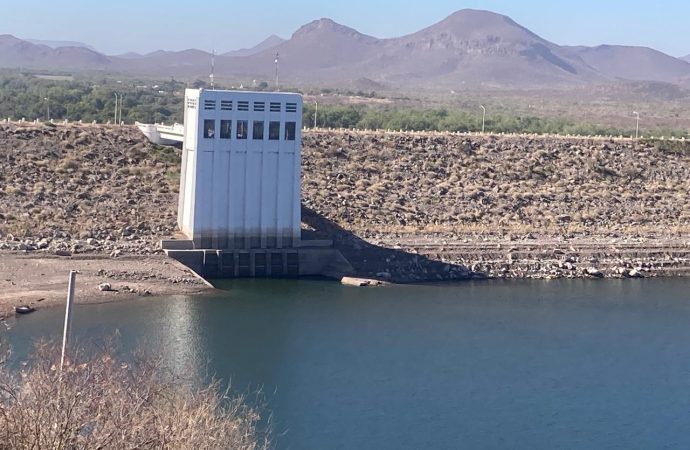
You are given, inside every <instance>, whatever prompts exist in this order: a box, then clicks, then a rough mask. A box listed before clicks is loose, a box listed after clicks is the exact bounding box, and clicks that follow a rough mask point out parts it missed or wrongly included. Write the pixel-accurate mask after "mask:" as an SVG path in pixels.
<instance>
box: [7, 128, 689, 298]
mask: <svg viewBox="0 0 690 450" xmlns="http://www.w3.org/2000/svg"><path fill="white" fill-rule="evenodd" d="M662 147H663V146H662ZM302 176H303V182H302V185H303V188H302V197H303V203H304V206H305V208H306V210H307V211H308V214H307V216H308V217H306V218H307V219H309V220H305V224H304V227H305V235H317V236H324V235H327V236H329V237H332V238H334V239H335V241H336V244H337V245H339V246H340V247H341V248H342V249H343V250H344V252H345V253H347V256H348V257H350V258H351V259H354V260H355V261H353V262H354V263H355V264H354V265H355V267H356V268H357V270H358V272H360V273H359V274H360V275H367V276H372V275H374V276H375V275H377V274H380V275H381V276H384V277H385V276H387V275H390V276H391V278H393V279H396V280H400V281H415V280H422V279H439V278H440V279H449V278H452V279H457V278H467V277H471V276H489V277H492V276H495V277H540V278H545V277H560V276H568V277H570V276H573V277H574V276H600V275H603V276H638V275H640V276H649V275H654V274H662V275H679V274H688V272H690V271H689V270H688V268H690V250H689V247H690V238H689V236H690V206H689V205H690V152H689V151H687V150H682V149H680V150H675V151H670V150H668V149H664V148H658V147H657V146H654V145H650V144H646V143H641V142H632V141H629V140H628V141H604V140H589V141H588V140H582V139H551V138H527V137H507V136H506V137H501V136H486V137H479V136H474V137H467V136H459V135H448V134H435V133H429V134H423V133H418V134H405V133H402V134H401V133H360V132H307V133H305V135H304V149H303V170H302ZM178 180H179V155H178V152H177V151H176V150H175V149H172V148H164V147H158V146H155V145H152V144H150V143H148V142H147V141H146V140H145V139H144V137H143V136H142V135H141V134H140V133H139V131H138V130H136V128H134V127H121V128H120V127H118V128H115V127H98V126H83V127H82V126H63V125H60V126H55V127H51V126H42V125H33V124H27V125H16V124H9V125H8V124H4V125H0V258H3V260H4V261H9V260H10V256H11V258H14V260H16V261H20V263H21V261H22V258H39V259H40V258H42V257H43V256H46V257H47V256H51V258H52V257H54V258H58V261H64V260H66V259H67V258H69V260H70V261H77V260H88V259H89V258H92V257H99V258H100V257H104V256H107V257H109V258H112V260H113V261H116V260H118V258H119V259H120V260H122V261H125V260H123V259H122V258H125V257H132V256H141V255H152V254H160V250H159V249H158V241H159V240H160V239H163V238H168V237H170V236H172V235H173V234H174V233H175V226H176V209H177V190H178V182H179V181H178ZM317 222H318V223H321V224H324V223H326V224H328V226H327V227H317V229H313V227H312V226H311V225H310V224H314V223H317ZM359 238H363V239H364V240H360V239H359ZM383 249H388V250H391V249H392V250H397V251H398V252H399V253H398V254H397V255H398V256H399V255H400V252H402V253H405V254H407V255H409V254H413V255H419V256H420V257H426V258H428V259H430V260H431V261H434V262H438V263H439V264H435V266H434V268H433V270H431V271H429V270H428V267H423V266H422V265H419V264H418V261H416V259H410V258H406V259H404V261H405V262H404V264H403V263H396V261H395V260H394V259H395V257H396V254H388V253H385V252H382V251H381V250H383ZM59 258H63V260H60V259H59ZM146 260H148V259H147V258H143V259H142V260H141V261H146ZM401 260H402V259H401V258H398V261H401ZM100 261H103V260H100ZM20 263H17V264H20ZM118 264H119V263H118ZM127 264H128V265H129V267H131V268H132V270H135V271H136V270H137V269H136V268H137V264H139V263H138V262H136V258H134V259H132V260H129V261H128V262H127ZM56 265H58V266H61V267H64V268H65V269H68V268H69V267H68V266H69V264H66V263H64V264H63V263H59V264H56ZM453 265H455V266H453ZM3 270H4V271H5V272H6V271H7V270H10V269H7V268H5V269H3ZM85 270H89V269H85ZM98 270H100V269H98ZM98 270H95V271H94V273H98ZM103 270H104V272H103V273H102V274H101V275H99V277H100V278H99V279H98V280H95V279H94V282H95V281H99V282H103V281H108V280H111V281H114V283H116V284H117V283H119V281H118V280H117V279H116V277H110V276H108V271H107V270H106V269H105V268H103ZM123 270H125V269H123ZM39 274H40V273H39ZM0 275H5V273H2V274H0ZM32 276H33V274H32ZM37 276H38V275H37ZM176 276H177V275H171V276H170V277H168V278H170V279H174V278H175V277H176ZM0 278H3V279H6V278H8V277H2V276H0ZM120 284H121V283H120ZM173 284H175V283H172V281H171V282H170V285H171V286H172V285H173ZM177 284H178V285H179V283H177ZM136 289H143V290H144V291H145V290H147V289H148V288H146V287H145V283H144V284H142V285H141V286H139V287H137V288H136ZM149 290H151V289H149ZM158 291H160V289H158ZM60 292H62V289H61V290H60Z"/></svg>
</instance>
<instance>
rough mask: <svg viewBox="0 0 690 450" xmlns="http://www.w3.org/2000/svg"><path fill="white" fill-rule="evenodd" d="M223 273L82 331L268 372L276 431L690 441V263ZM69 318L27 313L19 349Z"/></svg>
mask: <svg viewBox="0 0 690 450" xmlns="http://www.w3.org/2000/svg"><path fill="white" fill-rule="evenodd" d="M224 287H225V288H226V289H227V290H226V291H224V292H219V293H218V294H216V295H212V296H204V297H200V298H186V297H170V298H165V299H146V300H140V301H136V302H128V303H121V304H109V305H94V306H88V307H78V308H77V311H76V315H75V326H74V330H75V333H77V334H78V335H80V336H89V337H94V336H105V335H109V334H112V333H113V332H115V330H119V333H120V334H121V336H122V338H121V340H122V342H123V344H124V345H125V346H134V345H138V344H139V345H140V344H141V343H144V344H145V345H148V346H152V347H156V348H160V351H161V352H163V355H164V357H165V359H166V360H167V361H169V363H170V364H171V365H172V366H173V367H175V368H177V369H178V370H185V369H187V368H188V367H190V366H191V367H194V368H195V370H196V373H197V374H198V376H199V377H206V376H213V375H215V376H218V377H221V378H222V379H224V380H226V381H228V382H230V381H231V382H232V385H233V387H234V388H235V389H238V390H246V389H256V388H262V389H263V391H264V392H265V393H266V396H267V400H268V405H269V408H270V409H271V411H272V412H273V418H274V427H275V429H276V432H277V446H278V448H291V449H303V448H304V449H312V448H313V449H320V448H329V449H331V448H336V449H337V448H342V449H350V448H358V449H418V448H435V449H436V448H441V449H443V448H447V449H455V448H517V449H534V448H582V449H585V448H586V449H590V448H621V449H631V448H640V449H643V448H644V449H646V448H690V435H688V433H687V429H689V427H690V414H688V411H689V410H690V409H689V407H690V344H688V342H690V339H689V338H690V294H689V293H690V280H624V281H603V282H600V281H581V280H577V281H557V282H498V283H496V282H484V283H465V284H456V285H429V286H394V287H390V288H383V289H357V288H348V287H344V286H340V285H339V284H336V283H330V282H324V281H314V280H303V281H281V280H239V281H233V282H229V283H226V284H225V285H224ZM61 321H62V311H61V310H59V309H57V310H43V311H39V312H37V313H35V314H33V315H31V316H28V317H22V318H20V319H19V320H18V321H17V323H16V326H15V327H14V328H13V329H12V330H11V331H10V333H9V336H10V339H11V341H12V343H13V345H14V347H15V350H16V352H17V356H18V357H21V356H22V355H25V354H26V352H27V351H28V343H29V342H30V341H31V339H32V338H35V337H37V336H50V335H53V336H57V335H59V332H60V329H61Z"/></svg>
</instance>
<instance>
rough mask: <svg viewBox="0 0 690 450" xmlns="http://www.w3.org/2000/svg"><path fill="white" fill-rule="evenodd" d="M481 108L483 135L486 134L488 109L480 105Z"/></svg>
mask: <svg viewBox="0 0 690 450" xmlns="http://www.w3.org/2000/svg"><path fill="white" fill-rule="evenodd" d="M479 107H480V108H481V109H482V134H484V123H485V120H486V108H485V107H484V105H479Z"/></svg>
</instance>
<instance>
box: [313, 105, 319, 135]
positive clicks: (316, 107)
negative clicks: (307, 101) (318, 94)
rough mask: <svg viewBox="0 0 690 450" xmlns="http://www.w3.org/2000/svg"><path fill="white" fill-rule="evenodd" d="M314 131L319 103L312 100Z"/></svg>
mask: <svg viewBox="0 0 690 450" xmlns="http://www.w3.org/2000/svg"><path fill="white" fill-rule="evenodd" d="M314 107H315V109H314V129H316V117H317V116H318V115H319V102H317V101H316V100H314Z"/></svg>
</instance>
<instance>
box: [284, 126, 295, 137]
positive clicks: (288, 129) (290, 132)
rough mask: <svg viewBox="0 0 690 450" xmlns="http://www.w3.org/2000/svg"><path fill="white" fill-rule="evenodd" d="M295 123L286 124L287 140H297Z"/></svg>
mask: <svg viewBox="0 0 690 450" xmlns="http://www.w3.org/2000/svg"><path fill="white" fill-rule="evenodd" d="M295 128H296V123H295V122H285V140H286V141H294V140H295Z"/></svg>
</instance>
